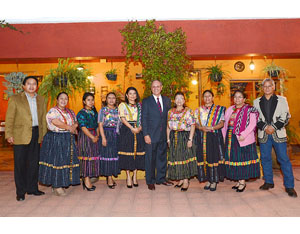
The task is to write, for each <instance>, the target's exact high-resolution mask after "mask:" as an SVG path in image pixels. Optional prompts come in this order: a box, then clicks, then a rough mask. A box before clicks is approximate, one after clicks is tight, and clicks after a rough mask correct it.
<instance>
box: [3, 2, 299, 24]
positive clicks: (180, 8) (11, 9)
mask: <svg viewBox="0 0 300 234" xmlns="http://www.w3.org/2000/svg"><path fill="white" fill-rule="evenodd" d="M297 2H298V1H297V0H284V1H282V0H281V1H280V0H268V1H267V0H205V1H203V0H152V1H150V0H105V1H103V0H0V20H3V19H5V20H6V21H7V22H9V23H54V22H93V21H96V22H98V21H128V20H146V19H156V20H186V19H190V20H196V19H198V20H199V19H249V18H250V19H252V18H299V17H300V12H299V7H298V4H297Z"/></svg>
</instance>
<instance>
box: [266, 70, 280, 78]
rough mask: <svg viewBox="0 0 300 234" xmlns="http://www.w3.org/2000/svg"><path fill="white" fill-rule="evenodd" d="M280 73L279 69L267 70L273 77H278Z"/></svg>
mask: <svg viewBox="0 0 300 234" xmlns="http://www.w3.org/2000/svg"><path fill="white" fill-rule="evenodd" d="M279 74H280V71H279V70H273V71H268V75H269V76H270V77H271V78H273V77H278V76H279Z"/></svg>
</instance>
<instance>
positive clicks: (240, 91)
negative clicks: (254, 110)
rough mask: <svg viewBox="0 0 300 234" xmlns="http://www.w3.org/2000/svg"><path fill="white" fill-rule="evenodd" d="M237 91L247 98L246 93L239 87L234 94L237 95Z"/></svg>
mask: <svg viewBox="0 0 300 234" xmlns="http://www.w3.org/2000/svg"><path fill="white" fill-rule="evenodd" d="M236 93H240V94H242V95H243V97H244V98H246V99H247V95H246V94H245V93H244V92H243V91H242V90H239V89H237V90H235V91H234V93H233V95H232V96H233V97H234V95H235V94H236Z"/></svg>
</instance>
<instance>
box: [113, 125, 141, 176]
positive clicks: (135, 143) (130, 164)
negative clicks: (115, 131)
mask: <svg viewBox="0 0 300 234" xmlns="http://www.w3.org/2000/svg"><path fill="white" fill-rule="evenodd" d="M129 123H130V124H131V126H135V122H129ZM118 155H119V168H120V169H121V170H131V171H133V170H136V169H138V170H145V141H144V136H143V133H142V131H141V132H140V133H138V134H133V133H132V132H131V130H130V129H129V128H128V127H126V126H125V125H124V124H122V126H121V128H120V135H118Z"/></svg>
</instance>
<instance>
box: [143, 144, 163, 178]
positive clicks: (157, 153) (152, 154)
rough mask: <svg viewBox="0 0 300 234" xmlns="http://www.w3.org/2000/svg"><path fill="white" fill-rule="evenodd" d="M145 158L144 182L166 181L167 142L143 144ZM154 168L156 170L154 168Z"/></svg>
mask: <svg viewBox="0 0 300 234" xmlns="http://www.w3.org/2000/svg"><path fill="white" fill-rule="evenodd" d="M145 148H146V158H145V170H146V183H147V184H155V183H163V182H165V181H166V171H167V142H166V141H159V142H157V143H152V144H150V145H149V144H145ZM155 169H156V170H155Z"/></svg>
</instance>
